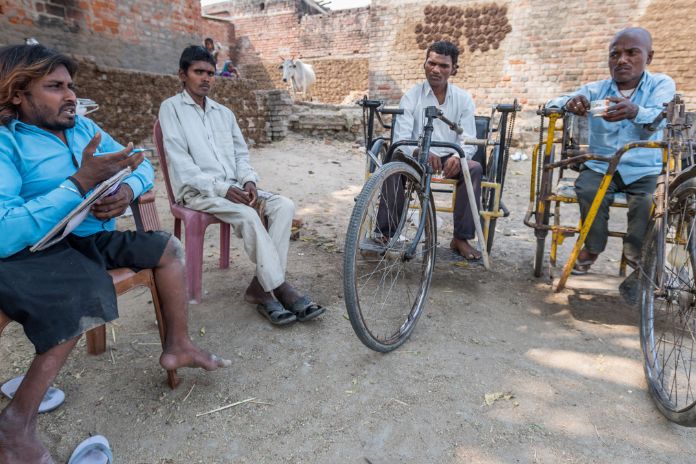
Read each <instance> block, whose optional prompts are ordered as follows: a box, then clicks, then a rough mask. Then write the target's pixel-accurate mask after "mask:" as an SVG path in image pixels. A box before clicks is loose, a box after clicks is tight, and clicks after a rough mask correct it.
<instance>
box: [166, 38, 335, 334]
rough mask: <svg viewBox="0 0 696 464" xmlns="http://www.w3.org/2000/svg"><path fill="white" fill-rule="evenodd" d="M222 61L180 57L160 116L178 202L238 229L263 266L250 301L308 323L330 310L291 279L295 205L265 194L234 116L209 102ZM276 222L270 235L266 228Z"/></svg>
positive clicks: (284, 319)
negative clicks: (177, 87) (175, 82)
mask: <svg viewBox="0 0 696 464" xmlns="http://www.w3.org/2000/svg"><path fill="white" fill-rule="evenodd" d="M214 75H215V60H214V59H213V57H212V55H211V54H210V53H209V52H208V51H207V50H206V49H204V48H203V47H199V46H190V47H188V48H186V49H185V50H184V51H183V53H182V54H181V59H180V60H179V79H180V80H181V83H182V86H183V89H182V91H181V93H179V94H177V95H175V96H173V97H171V98H168V99H167V100H165V101H164V102H163V103H162V106H161V107H160V112H159V120H160V125H161V127H162V134H163V139H164V140H163V141H164V148H165V151H166V153H167V160H168V167H169V175H170V178H171V182H172V188H173V190H174V194H175V196H176V199H177V201H178V202H180V203H181V204H183V205H184V206H186V207H187V208H191V209H194V210H197V211H203V212H206V213H210V214H213V215H215V216H216V217H218V218H219V219H220V220H222V221H225V222H227V223H229V224H231V225H232V226H233V228H234V230H235V233H236V234H237V236H239V237H241V238H242V240H243V241H244V250H245V251H246V253H247V255H248V256H249V258H250V259H251V260H252V261H253V262H254V263H256V275H255V276H254V277H253V278H252V279H251V283H250V284H249V286H248V288H247V289H246V292H245V295H244V299H245V300H246V301H247V302H249V303H252V304H256V307H257V310H258V311H259V313H261V314H262V315H263V316H265V317H266V318H267V319H268V320H269V321H270V322H271V323H272V324H275V325H284V324H289V323H291V322H293V321H295V320H299V321H307V320H310V319H313V318H315V317H317V316H319V315H321V314H322V313H324V311H325V308H323V307H321V306H320V305H318V304H316V303H314V302H313V301H312V300H311V299H310V298H309V297H308V296H306V295H302V294H300V293H299V292H298V291H297V290H296V289H295V288H294V287H293V286H292V285H290V283H288V282H287V281H286V279H285V269H286V265H287V258H288V249H289V240H290V232H291V231H290V228H291V225H292V218H293V214H294V211H295V206H294V204H293V202H292V201H291V200H289V199H288V198H285V197H283V196H281V195H277V194H272V193H268V192H264V191H261V190H257V188H256V184H257V183H258V180H259V177H258V175H257V174H256V171H254V169H253V168H252V167H251V164H250V163H249V150H248V148H247V145H246V143H245V142H244V137H243V136H242V132H241V130H240V129H239V125H238V124H237V120H236V118H235V115H234V113H233V112H232V111H230V110H229V109H228V108H227V107H225V106H223V105H221V104H219V103H217V102H216V101H214V100H212V99H210V98H209V97H208V93H209V92H210V90H211V89H212V87H213V85H214V83H215V76H214ZM264 222H267V223H268V230H266V227H265V226H264Z"/></svg>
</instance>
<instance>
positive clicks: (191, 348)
mask: <svg viewBox="0 0 696 464" xmlns="http://www.w3.org/2000/svg"><path fill="white" fill-rule="evenodd" d="M160 365H161V366H162V367H164V368H165V369H166V370H168V371H170V370H174V369H179V368H180V367H194V368H200V369H205V370H206V371H214V370H216V369H218V368H220V367H230V366H231V365H232V361H230V360H229V359H223V358H221V357H220V356H217V355H215V354H212V353H209V352H207V351H205V350H202V349H200V348H198V347H197V346H196V345H194V344H193V342H192V341H191V340H186V341H185V342H184V343H181V344H179V345H177V346H167V347H166V348H165V349H164V351H163V352H162V356H160Z"/></svg>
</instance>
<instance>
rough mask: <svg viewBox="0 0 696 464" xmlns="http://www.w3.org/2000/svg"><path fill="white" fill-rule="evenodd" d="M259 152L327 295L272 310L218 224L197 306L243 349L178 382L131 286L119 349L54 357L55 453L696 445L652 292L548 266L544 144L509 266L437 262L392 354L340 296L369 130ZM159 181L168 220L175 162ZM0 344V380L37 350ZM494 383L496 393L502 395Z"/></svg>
mask: <svg viewBox="0 0 696 464" xmlns="http://www.w3.org/2000/svg"><path fill="white" fill-rule="evenodd" d="M252 156H253V158H252V162H253V163H254V165H255V166H256V167H257V169H258V171H259V172H260V174H261V177H262V182H261V186H262V187H263V188H265V189H267V190H272V191H275V192H278V193H283V194H285V195H287V196H289V197H291V198H293V199H294V200H295V202H296V205H297V209H298V214H299V215H300V216H302V217H303V218H304V220H305V222H306V227H305V229H304V230H303V232H302V233H303V235H302V240H300V241H297V242H292V244H291V248H290V256H289V270H288V277H289V279H290V280H291V282H293V283H295V284H296V285H297V286H299V287H300V288H302V289H304V290H306V291H308V292H310V293H311V295H313V297H314V298H315V299H316V300H317V301H319V302H320V303H322V304H324V305H325V306H327V307H328V308H329V311H328V312H327V313H326V314H325V315H324V316H323V317H322V318H320V319H319V320H317V321H313V322H308V323H297V324H294V325H291V326H290V327H287V328H276V327H272V326H270V325H269V324H268V323H267V322H266V320H265V319H263V318H261V316H259V315H258V314H257V313H256V311H255V310H254V308H253V307H252V306H251V305H249V304H246V303H244V302H243V300H242V292H243V291H244V289H245V287H246V285H247V283H248V281H249V279H250V276H251V275H252V272H253V267H252V266H251V265H250V263H249V262H248V260H247V258H246V257H245V256H244V253H243V250H242V249H241V248H240V243H239V242H238V241H237V240H236V239H235V240H234V243H233V250H232V265H231V267H230V269H227V270H221V269H219V268H218V267H217V258H218V253H219V250H218V242H217V230H216V228H215V227H211V228H210V230H209V231H208V237H207V241H206V250H207V253H206V257H205V272H204V277H203V285H204V289H205V296H204V299H203V302H202V303H200V304H198V305H195V306H191V308H190V333H191V335H192V337H193V338H194V339H195V341H196V342H197V343H199V344H201V345H203V346H204V347H206V348H208V349H211V350H213V351H215V352H219V353H222V354H224V355H227V356H228V357H231V358H232V359H233V366H232V368H231V369H229V370H222V371H218V372H214V373H206V372H199V371H193V370H182V371H180V374H181V375H182V378H183V381H182V384H181V386H180V387H179V388H178V389H177V390H175V391H171V390H169V389H168V387H167V386H166V384H165V374H164V372H163V371H162V369H161V368H160V367H159V365H158V363H157V359H158V356H159V353H160V347H159V342H158V337H157V333H156V327H155V324H154V313H153V310H152V306H151V304H150V298H149V296H148V295H147V293H146V292H144V291H140V290H136V291H134V292H131V293H130V294H128V295H126V296H124V297H122V298H121V299H120V300H119V307H120V312H121V318H120V319H119V320H118V321H116V323H114V324H112V325H111V327H109V328H108V334H109V340H108V348H107V353H106V354H105V355H102V356H97V357H91V356H87V355H86V354H85V349H84V341H82V342H81V344H80V346H79V347H78V349H76V350H75V352H74V353H73V354H72V356H71V357H70V359H69V361H68V363H67V365H66V366H65V368H64V369H63V370H62V372H61V373H60V375H59V376H58V379H57V381H56V385H57V386H58V387H60V388H62V389H63V390H64V391H65V393H66V395H67V399H66V402H65V404H64V405H63V406H62V407H61V408H60V409H58V410H56V411H54V412H52V413H49V414H46V415H42V416H41V418H40V430H41V434H42V436H43V438H44V440H45V442H46V443H47V444H48V446H49V447H50V449H51V450H52V451H53V453H54V457H55V459H56V462H65V460H67V458H68V456H69V455H70V453H71V451H72V449H73V448H74V447H75V445H76V444H77V443H78V442H80V441H81V440H82V439H84V438H86V437H87V436H89V435H90V434H97V433H98V434H103V435H105V436H106V437H108V439H109V441H110V442H111V445H112V448H113V450H114V453H115V456H116V462H121V463H280V462H283V463H356V464H358V463H362V464H365V463H372V464H386V463H479V462H480V463H491V464H493V463H561V462H569V463H608V462H611V463H631V464H634V463H642V462H651V463H655V462H664V463H667V462H669V463H691V462H694V456H696V431H695V430H693V429H687V428H682V427H679V426H676V425H673V424H671V423H669V422H668V421H666V420H665V419H664V418H663V417H662V416H661V415H660V413H659V412H658V411H657V409H656V408H655V407H654V405H653V403H652V401H651V399H650V397H649V395H648V393H647V392H646V383H645V380H644V377H643V369H642V360H641V356H640V343H639V339H638V330H637V323H638V319H639V316H638V314H637V312H636V311H635V310H634V309H632V308H630V307H628V306H626V305H624V304H623V303H622V301H621V299H620V298H619V297H618V294H617V293H616V292H615V291H614V290H613V288H612V286H611V285H608V286H606V287H607V288H608V289H609V290H595V291H593V290H572V289H571V290H566V291H564V292H562V293H560V294H555V293H553V292H552V290H551V287H550V285H549V279H548V278H542V279H536V278H534V277H533V276H532V258H533V255H534V247H535V243H534V239H533V235H532V232H531V230H529V229H527V228H526V227H525V226H524V225H523V224H522V217H523V214H524V211H525V210H526V208H527V201H528V182H529V169H530V162H529V161H526V162H519V163H514V162H511V163H510V166H509V169H508V182H507V185H506V187H505V191H504V194H503V195H504V201H505V203H506V205H507V206H508V208H509V209H510V211H511V212H512V214H511V216H510V217H509V218H506V219H503V220H501V221H499V224H498V232H497V236H496V243H495V247H494V250H493V254H492V257H491V259H492V264H493V270H492V271H491V272H485V271H483V270H482V269H481V268H480V267H478V266H471V267H469V268H462V267H454V266H452V265H451V264H448V263H440V264H439V265H438V267H437V270H436V273H435V276H434V283H433V286H432V288H431V293H430V297H429V300H428V307H427V310H426V313H425V314H424V316H423V317H422V318H421V320H420V321H419V323H418V326H417V327H416V330H415V332H414V334H413V336H412V337H411V339H410V340H409V341H408V342H407V343H406V344H405V345H404V346H402V347H401V348H400V349H399V350H397V351H395V352H392V353H390V354H386V355H384V354H378V353H375V352H372V351H370V350H369V349H367V348H365V347H364V346H363V345H362V344H361V343H360V341H359V340H358V339H357V337H356V336H355V334H354V333H353V330H352V328H351V326H350V323H349V321H348V320H347V315H346V310H345V307H344V302H343V299H342V288H343V287H342V285H343V284H342V274H341V269H342V259H343V255H342V254H341V249H342V246H343V237H344V234H345V229H346V224H347V221H348V216H349V214H350V210H351V207H352V204H353V198H354V197H355V196H356V194H357V193H358V191H359V189H360V188H361V186H362V180H363V157H362V155H361V151H360V149H359V148H358V146H357V145H356V144H351V143H346V142H341V143H338V142H332V141H330V140H310V139H299V138H290V139H287V140H285V141H283V142H280V143H275V144H273V145H270V146H266V147H262V148H259V149H254V150H253V151H252ZM157 189H158V203H159V207H160V216H161V218H162V221H163V223H164V226H165V228H166V229H167V230H172V220H171V216H170V214H169V211H168V206H167V200H166V196H165V190H164V187H163V185H162V184H161V182H160V183H158V186H157ZM569 208H570V209H569V210H568V211H569V213H568V215H567V216H565V217H568V218H572V217H573V214H575V212H574V209H573V208H572V207H569ZM444 219H445V225H444V226H443V230H441V232H440V235H439V241H440V243H441V244H443V243H447V241H448V240H449V231H448V222H447V218H444ZM571 222H572V221H571ZM128 225H129V224H128V221H124V222H123V224H122V227H128ZM569 242H572V241H569ZM610 247H611V250H610V251H609V252H608V253H606V256H603V257H602V258H601V262H600V264H599V265H598V266H597V267H598V268H599V270H601V271H602V272H607V273H614V274H616V272H617V268H618V265H617V260H618V257H619V255H618V250H619V242H618V241H616V240H615V239H612V240H611V241H610ZM568 248H569V246H566V247H565V248H564V251H563V256H567V253H568ZM571 286H572V282H571ZM0 353H1V357H0V380H2V381H4V380H7V379H9V378H11V377H14V376H15V375H18V374H20V373H22V372H23V371H25V369H26V368H27V366H28V363H29V362H30V360H31V353H32V350H31V347H30V345H29V343H28V342H27V340H26V339H25V338H24V335H23V334H22V332H21V329H20V328H19V326H18V325H16V324H13V325H11V326H10V327H9V328H8V329H7V330H6V333H5V335H4V336H3V337H1V338H0ZM486 395H493V396H489V397H488V398H489V399H492V398H497V400H495V401H492V402H490V401H489V402H490V403H491V404H487V402H486ZM249 398H255V400H253V401H252V402H247V403H244V404H241V405H238V406H235V407H231V408H228V409H225V410H223V411H220V412H216V413H212V414H207V415H203V416H198V414H200V413H204V412H206V411H210V410H212V409H215V408H219V407H221V406H224V405H228V404H231V403H234V402H238V401H242V400H246V399H249ZM6 404H7V400H5V399H2V400H0V408H1V407H4V406H5V405H6ZM690 456H691V457H690Z"/></svg>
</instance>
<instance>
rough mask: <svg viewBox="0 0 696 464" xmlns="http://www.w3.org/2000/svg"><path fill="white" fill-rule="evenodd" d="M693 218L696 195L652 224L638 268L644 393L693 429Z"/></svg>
mask: <svg viewBox="0 0 696 464" xmlns="http://www.w3.org/2000/svg"><path fill="white" fill-rule="evenodd" d="M695 213H696V195H694V194H690V195H688V196H686V197H684V198H682V199H679V201H677V202H676V205H675V206H673V207H671V208H670V212H669V213H668V214H667V215H665V216H664V217H663V218H662V219H658V220H656V221H655V223H654V224H653V227H652V230H651V232H650V234H649V235H648V237H647V238H646V240H647V241H646V246H645V249H644V251H643V254H644V256H643V261H642V263H641V265H642V272H641V286H642V294H641V323H640V341H641V347H642V351H643V357H644V370H645V376H646V378H647V381H648V390H649V391H650V394H651V396H652V398H653V400H654V401H655V404H656V405H657V407H658V409H659V410H660V412H662V414H664V415H665V417H667V418H668V419H669V420H671V421H673V422H676V423H678V424H681V425H686V426H696V407H695V406H696V314H695V313H694V308H695V306H696V282H695V281H694V277H695V273H694V271H695V270H696V266H695V264H696V237H695V236H694V233H695V231H694V229H695V228H696V225H695V223H694V217H695ZM661 221H665V222H664V235H663V233H662V230H661V229H662V227H663V224H662V222H661ZM692 373H693V376H694V383H693V384H692V383H691V380H692Z"/></svg>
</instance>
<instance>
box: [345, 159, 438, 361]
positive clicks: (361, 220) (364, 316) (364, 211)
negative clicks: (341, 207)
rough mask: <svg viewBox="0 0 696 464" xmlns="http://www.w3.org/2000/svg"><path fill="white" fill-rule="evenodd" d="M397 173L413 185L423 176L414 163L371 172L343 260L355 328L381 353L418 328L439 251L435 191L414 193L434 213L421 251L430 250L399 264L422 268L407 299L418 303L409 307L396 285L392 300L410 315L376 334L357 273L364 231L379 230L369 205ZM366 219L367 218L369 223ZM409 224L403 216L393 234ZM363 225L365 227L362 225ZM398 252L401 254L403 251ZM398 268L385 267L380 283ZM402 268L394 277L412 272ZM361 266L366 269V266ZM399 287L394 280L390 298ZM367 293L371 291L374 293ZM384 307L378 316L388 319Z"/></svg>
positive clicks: (398, 309)
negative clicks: (415, 285)
mask: <svg viewBox="0 0 696 464" xmlns="http://www.w3.org/2000/svg"><path fill="white" fill-rule="evenodd" d="M394 175H397V176H404V177H403V178H404V179H406V182H407V183H410V182H413V183H414V184H416V183H417V184H420V181H421V179H420V175H419V174H418V173H417V172H416V170H415V169H413V168H412V167H411V166H409V165H407V164H406V163H402V162H391V163H388V164H385V165H384V166H382V167H381V168H380V169H378V170H377V171H375V173H374V174H373V175H372V176H370V178H369V179H368V181H367V182H366V183H365V185H364V186H363V189H362V191H361V192H360V194H359V195H358V197H357V200H356V204H355V207H354V208H353V213H352V214H351V217H350V221H349V223H348V230H347V233H346V243H345V252H344V261H343V290H344V296H345V302H346V310H347V311H348V316H349V319H350V323H351V325H352V326H353V330H354V331H355V333H356V335H357V336H358V338H359V339H360V341H362V342H363V343H364V344H365V346H367V347H368V348H370V349H372V350H375V351H379V352H382V353H386V352H389V351H392V350H394V349H396V348H398V347H399V346H401V345H402V344H403V343H404V342H405V341H406V340H407V339H408V337H409V336H410V335H411V332H412V331H413V329H414V327H415V326H416V322H417V321H418V318H419V317H420V315H421V314H422V312H423V309H424V307H425V302H426V300H427V296H428V290H429V288H430V281H431V279H432V274H433V268H434V266H435V254H436V245H437V230H436V227H435V207H434V203H433V199H432V195H431V196H430V198H428V199H425V198H424V197H423V195H422V194H415V193H414V195H415V196H416V197H417V198H418V201H419V202H420V206H421V211H422V206H423V203H424V202H425V201H428V202H429V207H428V212H429V213H428V216H427V218H426V221H425V229H424V232H423V237H424V243H423V245H422V249H423V250H427V251H426V252H424V254H423V256H422V257H421V260H420V261H408V260H404V259H403V254H402V255H401V256H400V258H397V259H396V260H395V261H396V263H397V265H398V264H399V263H406V264H404V265H403V267H406V266H409V265H410V264H414V267H415V268H416V269H420V270H418V272H416V273H414V274H415V276H416V279H418V278H419V279H420V280H419V284H418V285H417V288H416V291H414V292H413V293H410V292H409V293H408V296H407V297H406V298H407V299H410V297H411V296H413V303H412V304H411V307H410V308H408V306H407V305H406V306H404V305H399V303H398V301H399V300H400V298H399V296H400V295H399V294H398V291H399V290H398V289H397V290H395V291H394V293H395V294H394V295H393V298H391V299H389V300H388V301H389V302H390V303H393V304H394V305H395V306H394V307H395V308H396V309H395V312H397V313H400V314H405V317H401V316H398V320H396V321H395V322H394V323H393V324H389V325H388V327H389V328H388V329H386V330H387V331H386V332H385V333H386V334H387V335H385V336H384V337H381V336H379V335H378V334H377V332H378V329H377V328H376V327H374V326H373V324H376V322H373V321H372V316H371V315H370V311H371V310H372V309H373V308H372V307H370V306H369V305H370V300H369V299H368V298H365V301H361V295H360V293H361V292H360V290H361V288H359V285H360V282H359V280H358V279H360V278H364V275H359V274H358V272H357V271H358V266H359V265H360V264H361V261H360V260H362V259H363V255H362V251H363V250H361V241H362V240H363V239H364V237H363V235H364V234H365V231H373V230H374V225H372V224H373V222H370V219H368V214H369V213H370V212H374V209H370V206H371V205H372V201H376V200H375V199H376V198H378V196H379V195H380V192H381V188H382V185H383V183H384V181H385V180H386V179H387V178H388V177H390V176H394ZM406 210H407V206H406ZM366 220H367V221H368V222H366ZM406 223H407V221H406V219H405V216H403V215H402V220H401V221H400V224H399V225H398V226H397V231H396V232H395V233H394V236H396V237H400V234H401V233H406V232H405V231H406V228H407V227H409V226H408V224H406ZM363 224H366V225H365V226H364V227H363ZM368 233H371V232H368ZM390 243H391V242H390ZM387 254H388V253H386V252H385V253H382V254H381V255H379V256H381V257H380V262H381V261H385V260H386V259H387V257H386V255H387ZM393 254H397V255H398V253H393ZM393 254H392V256H393ZM399 259H401V261H399ZM367 261H369V260H367ZM418 263H420V264H418ZM368 266H369V264H368ZM377 267H380V266H379V264H378V265H377ZM394 267H395V266H394V265H389V266H384V273H383V276H386V277H383V279H382V280H380V281H379V282H382V281H384V280H386V278H388V277H389V276H390V275H392V276H393V275H394V273H395V271H394ZM400 269H401V268H397V270H396V276H395V281H396V280H397V279H398V278H399V275H400V274H401V275H403V276H406V274H407V272H406V271H404V272H403V273H402V272H401V270H400ZM360 270H361V271H362V268H361V269H360ZM377 272H379V271H376V272H374V273H373V274H377ZM414 274H412V275H414ZM370 275H372V274H370ZM404 278H406V277H404ZM371 279H372V278H371V277H370V278H368V279H367V280H366V281H365V285H364V286H365V287H367V283H368V282H370V281H371ZM373 282H374V281H373ZM373 285H374V283H373ZM385 287H386V285H385ZM394 287H395V284H392V286H391V287H390V289H389V292H390V293H389V295H388V296H391V292H392V289H393V288H394ZM367 293H368V294H369V292H367ZM376 300H378V299H377V298H375V297H374V296H373V298H372V303H374V302H375V301H376ZM386 302H387V300H385V301H383V302H382V305H383V306H384V304H385V303H386ZM378 304H379V301H377V305H378ZM373 306H375V305H373ZM383 309H384V308H380V311H378V312H376V313H375V314H379V315H380V319H388V316H387V315H383V314H386V313H387V311H384V312H383V313H382V312H381V311H383ZM395 319H396V318H395ZM402 319H403V320H402ZM392 326H394V328H393V334H392V333H391V332H392V328H391V327H392Z"/></svg>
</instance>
